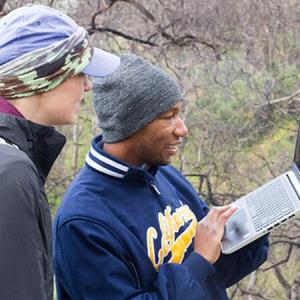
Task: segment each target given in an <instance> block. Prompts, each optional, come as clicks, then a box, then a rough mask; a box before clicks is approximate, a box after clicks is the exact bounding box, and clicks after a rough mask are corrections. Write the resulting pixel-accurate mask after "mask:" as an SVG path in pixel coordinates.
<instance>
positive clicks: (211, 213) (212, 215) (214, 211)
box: [206, 205, 231, 221]
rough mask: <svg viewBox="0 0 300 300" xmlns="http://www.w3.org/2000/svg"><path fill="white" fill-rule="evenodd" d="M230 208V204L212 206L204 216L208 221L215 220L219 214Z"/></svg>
mask: <svg viewBox="0 0 300 300" xmlns="http://www.w3.org/2000/svg"><path fill="white" fill-rule="evenodd" d="M230 208H231V205H224V206H213V207H212V208H211V209H210V211H209V213H208V214H207V216H206V218H207V220H208V221H217V220H218V218H219V216H220V215H221V214H223V213H224V212H226V211H227V210H229V209H230Z"/></svg>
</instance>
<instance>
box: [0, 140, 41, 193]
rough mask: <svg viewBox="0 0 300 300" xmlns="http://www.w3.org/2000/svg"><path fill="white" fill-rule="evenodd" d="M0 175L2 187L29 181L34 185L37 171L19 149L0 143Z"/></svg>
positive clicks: (36, 180)
mask: <svg viewBox="0 0 300 300" xmlns="http://www.w3.org/2000/svg"><path fill="white" fill-rule="evenodd" d="M0 157H1V160H0V177H1V178H3V180H1V186H2V188H5V187H6V188H8V187H11V186H13V185H20V184H23V183H24V184H25V183H27V184H28V183H31V184H33V185H36V184H37V182H38V179H37V178H38V173H37V170H36V168H35V165H34V164H33V162H32V161H31V160H30V159H29V157H28V156H27V155H26V154H25V153H24V152H23V151H21V150H18V149H15V148H13V147H11V146H7V145H3V146H1V145H0Z"/></svg>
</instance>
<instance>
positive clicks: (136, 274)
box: [129, 261, 141, 289]
mask: <svg viewBox="0 0 300 300" xmlns="http://www.w3.org/2000/svg"><path fill="white" fill-rule="evenodd" d="M129 264H130V266H131V267H132V270H133V272H134V275H135V278H136V281H137V285H138V288H139V289H140V288H141V282H140V278H139V275H138V272H137V270H136V267H135V265H134V263H133V262H131V261H129Z"/></svg>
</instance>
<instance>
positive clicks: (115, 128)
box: [93, 54, 183, 143]
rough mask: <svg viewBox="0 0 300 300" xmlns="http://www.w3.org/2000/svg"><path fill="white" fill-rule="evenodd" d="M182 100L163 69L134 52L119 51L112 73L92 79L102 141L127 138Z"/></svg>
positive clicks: (112, 141)
mask: <svg viewBox="0 0 300 300" xmlns="http://www.w3.org/2000/svg"><path fill="white" fill-rule="evenodd" d="M182 100H183V99H182V94H181V92H180V88H179V86H178V84H177V83H176V82H175V81H174V80H173V79H172V78H171V77H170V76H169V75H168V74H167V73H166V72H164V71H163V70H162V69H160V68H158V67H156V66H154V65H152V64H150V63H148V62H146V61H145V60H144V59H142V58H141V57H139V56H136V55H133V54H124V55H122V56H121V64H120V66H119V68H118V69H117V70H116V71H115V72H114V73H112V74H111V75H109V76H105V77H100V78H95V79H94V97H93V102H94V107H95V110H96V113H97V116H98V120H99V126H100V128H102V130H103V141H104V142H105V143H115V142H118V141H121V140H124V139H126V138H127V137H129V136H131V135H132V134H134V133H135V132H137V131H138V130H139V129H142V128H143V127H144V126H146V125H147V124H148V123H150V122H151V121H153V120H154V119H156V118H157V117H158V116H159V115H161V114H162V113H164V112H166V111H168V110H169V109H170V108H171V107H172V106H174V105H175V104H176V103H177V102H179V101H182Z"/></svg>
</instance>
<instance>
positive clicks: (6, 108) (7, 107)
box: [0, 96, 25, 119]
mask: <svg viewBox="0 0 300 300" xmlns="http://www.w3.org/2000/svg"><path fill="white" fill-rule="evenodd" d="M0 112H4V113H7V114H10V115H14V116H16V117H19V118H23V119H25V118H24V116H23V115H22V114H21V112H20V111H18V110H17V109H16V108H15V107H14V106H13V105H12V104H10V103H9V102H8V101H6V100H5V99H4V98H3V97H1V96H0Z"/></svg>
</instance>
